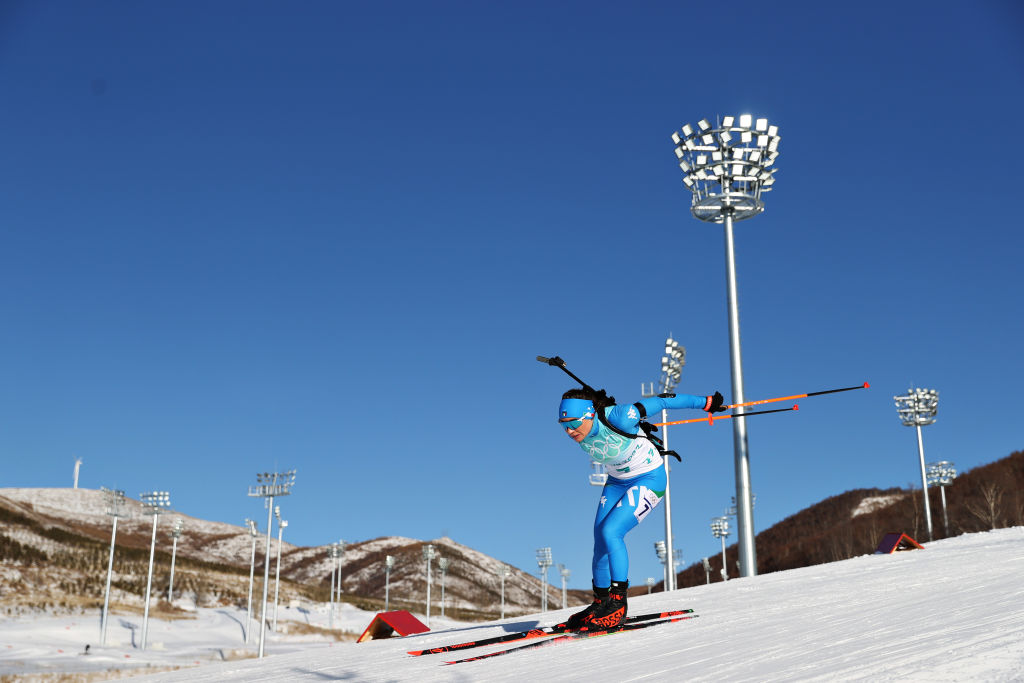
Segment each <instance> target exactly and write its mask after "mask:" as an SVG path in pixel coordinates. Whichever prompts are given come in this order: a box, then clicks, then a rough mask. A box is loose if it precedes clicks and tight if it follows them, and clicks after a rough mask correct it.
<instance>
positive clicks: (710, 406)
mask: <svg viewBox="0 0 1024 683" xmlns="http://www.w3.org/2000/svg"><path fill="white" fill-rule="evenodd" d="M723 403H725V398H724V397H723V396H722V394H721V393H719V392H717V391H716V392H715V395H714V396H708V402H707V403H705V404H704V410H706V411H708V412H709V413H724V412H725V411H726V410H728V408H723V407H722V404H723Z"/></svg>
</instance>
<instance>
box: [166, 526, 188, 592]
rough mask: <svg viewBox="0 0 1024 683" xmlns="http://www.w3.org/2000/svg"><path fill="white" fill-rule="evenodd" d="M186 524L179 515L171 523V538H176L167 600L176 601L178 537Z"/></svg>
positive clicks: (172, 552) (172, 548)
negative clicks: (175, 572)
mask: <svg viewBox="0 0 1024 683" xmlns="http://www.w3.org/2000/svg"><path fill="white" fill-rule="evenodd" d="M184 526H185V520H183V519H182V518H181V517H178V518H176V519H175V520H174V524H172V525H171V538H173V539H174V545H173V546H171V580H170V582H169V583H168V584H167V602H170V603H173V602H174V561H175V559H176V558H177V556H178V538H180V537H181V530H182V528H184Z"/></svg>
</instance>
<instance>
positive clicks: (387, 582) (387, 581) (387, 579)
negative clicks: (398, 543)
mask: <svg viewBox="0 0 1024 683" xmlns="http://www.w3.org/2000/svg"><path fill="white" fill-rule="evenodd" d="M394 566H395V556H394V555H387V556H385V557H384V611H385V612H387V611H388V609H389V604H390V597H391V596H390V591H391V568H392V567H394Z"/></svg>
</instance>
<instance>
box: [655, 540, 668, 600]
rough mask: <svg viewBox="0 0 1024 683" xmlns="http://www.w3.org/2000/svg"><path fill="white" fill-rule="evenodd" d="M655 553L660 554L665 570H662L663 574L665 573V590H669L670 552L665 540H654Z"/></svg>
mask: <svg viewBox="0 0 1024 683" xmlns="http://www.w3.org/2000/svg"><path fill="white" fill-rule="evenodd" d="M654 553H655V554H656V555H657V556H658V562H661V565H662V568H663V570H662V574H663V576H662V579H663V580H664V583H663V584H662V585H663V586H664V588H663V590H666V591H667V590H668V575H669V569H668V552H667V551H666V550H665V541H655V542H654Z"/></svg>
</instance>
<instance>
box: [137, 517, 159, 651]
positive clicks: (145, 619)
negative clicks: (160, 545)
mask: <svg viewBox="0 0 1024 683" xmlns="http://www.w3.org/2000/svg"><path fill="white" fill-rule="evenodd" d="M158 519H160V515H157V514H154V515H153V539H152V540H151V541H150V543H149V573H148V574H147V575H146V605H145V607H144V608H143V614H142V647H141V648H140V649H142V650H145V649H146V636H147V634H148V633H149V591H150V589H151V588H152V586H153V554H154V553H155V552H156V521H157V520H158Z"/></svg>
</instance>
